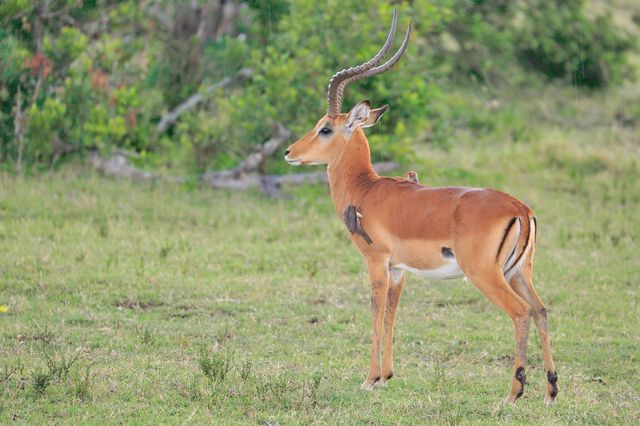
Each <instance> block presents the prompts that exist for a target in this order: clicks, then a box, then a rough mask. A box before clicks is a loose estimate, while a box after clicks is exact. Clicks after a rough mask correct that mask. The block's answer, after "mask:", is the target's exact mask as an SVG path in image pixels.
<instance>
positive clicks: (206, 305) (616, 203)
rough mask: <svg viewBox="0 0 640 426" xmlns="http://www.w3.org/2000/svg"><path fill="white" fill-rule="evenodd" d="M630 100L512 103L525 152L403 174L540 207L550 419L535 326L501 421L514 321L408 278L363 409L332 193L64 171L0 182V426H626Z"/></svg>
mask: <svg viewBox="0 0 640 426" xmlns="http://www.w3.org/2000/svg"><path fill="white" fill-rule="evenodd" d="M544 95H545V94H544V93H542V94H539V95H538V98H540V97H543V96H544ZM581 96H582V95H581ZM622 97H623V95H620V97H618V98H616V97H613V98H595V97H594V98H590V99H589V100H588V101H587V102H583V101H584V99H581V102H577V99H576V102H574V101H573V100H572V99H571V96H570V95H569V96H568V98H569V100H568V101H566V102H560V103H558V104H557V105H555V104H549V103H545V104H544V105H543V106H540V105H536V104H535V102H532V104H527V106H526V107H525V106H521V107H519V109H518V111H520V112H519V115H518V114H515V115H514V114H512V113H509V112H508V111H509V105H508V102H509V100H508V99H506V100H503V103H505V104H506V105H505V108H504V111H506V112H505V113H504V114H503V116H502V117H501V118H500V117H499V120H498V121H497V122H498V123H500V122H505V121H506V122H507V124H508V127H509V128H510V129H513V128H518V126H517V124H518V123H522V129H523V130H522V132H524V134H525V136H524V138H523V137H522V135H521V134H520V133H522V132H520V133H519V134H518V137H517V138H514V133H513V130H512V131H510V132H507V133H504V134H502V136H501V137H500V138H498V139H496V140H493V141H492V140H488V139H487V138H485V139H482V140H475V139H474V138H473V137H470V135H467V136H469V137H465V136H464V135H461V137H460V142H459V143H457V144H455V145H454V146H452V147H451V148H450V150H448V151H446V150H441V149H435V148H431V147H429V146H420V147H418V151H419V155H418V157H419V158H420V159H421V161H420V162H416V164H412V165H411V166H412V168H415V169H416V170H418V171H419V172H420V176H421V180H422V181H423V182H426V183H427V184H430V185H445V184H450V185H459V184H467V185H478V186H493V187H497V188H499V189H502V190H506V191H509V192H512V193H513V194H514V195H516V196H518V197H520V198H521V199H523V200H524V201H526V202H527V203H529V204H530V205H531V206H532V207H533V208H534V210H535V211H536V213H537V216H538V223H539V226H540V232H539V246H538V247H539V248H538V251H537V254H536V256H537V257H536V262H535V263H536V268H535V269H536V275H535V278H536V286H537V289H538V292H539V293H540V295H541V296H542V298H543V300H544V301H545V303H546V304H547V307H548V310H549V318H550V329H551V335H552V344H553V348H554V355H555V358H556V365H557V369H558V375H559V386H560V394H559V398H558V403H557V404H556V405H555V406H553V407H544V406H543V403H542V401H543V396H544V384H545V381H544V377H545V373H544V370H543V368H542V359H541V351H540V346H539V343H538V339H537V335H536V333H535V329H534V328H533V327H532V329H531V337H530V339H529V362H528V368H527V379H528V385H527V387H526V390H525V394H524V396H523V397H522V398H521V399H520V400H519V401H518V403H517V405H516V406H515V407H511V406H503V405H502V404H501V401H502V399H503V397H504V396H505V395H506V394H507V391H508V388H509V386H510V383H511V375H512V360H513V346H514V342H513V327H512V324H511V321H510V320H509V319H508V317H507V316H506V315H504V314H503V313H502V312H501V311H499V310H498V309H497V308H495V307H494V306H492V305H491V304H490V302H488V301H487V300H486V299H485V298H484V297H483V296H482V295H481V294H480V293H479V292H478V291H477V290H476V289H475V288H474V287H473V286H472V285H471V284H470V283H467V282H464V281H463V280H453V281H445V282H430V281H424V280H422V279H419V278H417V277H413V276H411V277H409V278H408V283H407V286H406V287H405V293H404V295H403V299H402V301H401V302H400V311H399V316H398V322H397V327H396V344H395V348H396V352H395V355H396V356H395V358H396V359H395V364H396V366H395V373H396V375H395V377H394V378H393V380H391V381H390V382H389V386H388V387H387V388H385V389H377V390H375V391H373V392H370V393H363V392H360V391H359V385H360V383H361V382H362V380H363V379H364V378H365V375H366V373H367V368H368V359H369V355H368V354H369V344H370V343H369V342H370V333H371V331H370V328H371V327H370V314H369V284H368V282H367V277H366V273H365V269H364V265H363V264H362V260H361V258H360V256H359V255H358V253H357V251H356V250H355V249H354V248H353V247H351V245H350V242H349V241H348V239H347V237H346V235H345V233H346V231H345V230H344V229H343V226H341V224H340V222H339V221H338V219H337V218H336V217H335V216H334V213H333V208H332V205H331V202H330V198H329V195H328V191H327V189H325V188H324V187H310V188H304V189H296V190H291V192H290V195H291V196H290V197H289V198H287V199H283V200H268V199H265V198H264V197H262V196H261V195H259V194H257V193H230V192H222V191H211V190H209V189H207V188H202V187H198V186H195V187H194V186H193V185H191V186H180V185H166V184H152V183H145V184H133V183H130V182H127V181H113V180H108V179H104V178H100V177H98V176H96V175H94V174H92V173H91V172H90V171H88V170H85V169H83V168H81V167H80V168H78V167H67V168H64V169H63V170H62V171H57V172H53V173H50V174H45V175H40V176H38V177H31V178H16V177H13V176H9V175H0V305H2V306H5V307H6V309H4V310H7V312H5V313H0V423H1V424H9V423H11V422H12V421H15V422H18V423H31V424H44V423H73V424H75V423H94V424H98V423H116V422H121V423H146V424H157V423H172V424H173V423H176V424H177V423H180V424H183V423H189V424H191V423H193V424H198V423H210V422H215V423H225V424H236V423H252V424H255V423H259V424H290V423H339V424H354V423H374V424H398V423H415V424H423V423H432V422H433V423H435V422H437V423H492V424H493V423H515V424H530V423H549V424H565V423H581V424H582V423H590V424H625V423H626V424H632V423H635V424H637V423H638V422H639V421H640V381H639V380H638V377H639V374H640V368H639V366H640V327H639V326H638V324H639V322H640V293H639V291H638V278H640V261H639V260H638V259H639V258H638V246H639V239H640V216H639V215H638V210H639V209H640V184H639V182H640V161H639V159H640V139H639V137H638V133H637V128H634V127H629V126H624V125H623V123H621V122H619V121H616V120H615V119H613V112H614V111H616V109H618V108H619V104H620V102H621V99H622ZM532 99H534V98H533V97H532ZM603 111H604V112H603ZM607 111H608V112H607ZM609 113H610V114H609ZM607 114H609V115H607ZM558 117H562V120H559V119H558ZM574 119H575V120H574ZM500 120H502V121H500ZM572 120H573V121H572ZM514 122H515V125H514ZM531 122H533V123H534V124H533V125H532V124H531ZM566 123H569V124H566ZM497 134H500V133H499V132H498V133H497ZM522 140H524V142H522ZM533 141H535V143H534V142H533Z"/></svg>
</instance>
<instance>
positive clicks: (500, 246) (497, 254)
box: [496, 217, 516, 262]
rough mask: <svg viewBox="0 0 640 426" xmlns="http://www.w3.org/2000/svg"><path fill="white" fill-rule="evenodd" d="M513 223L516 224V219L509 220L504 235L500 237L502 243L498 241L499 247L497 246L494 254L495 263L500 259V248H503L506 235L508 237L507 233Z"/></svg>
mask: <svg viewBox="0 0 640 426" xmlns="http://www.w3.org/2000/svg"><path fill="white" fill-rule="evenodd" d="M514 223H516V218H515V217H513V218H511V221H510V222H509V224H508V225H507V227H506V228H505V230H504V235H503V236H502V241H500V245H499V246H498V252H497V253H496V262H498V258H499V257H500V252H501V251H502V247H503V246H504V242H505V240H506V239H507V235H509V231H511V228H512V227H513V224H514Z"/></svg>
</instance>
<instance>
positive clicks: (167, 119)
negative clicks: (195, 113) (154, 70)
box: [156, 68, 253, 135]
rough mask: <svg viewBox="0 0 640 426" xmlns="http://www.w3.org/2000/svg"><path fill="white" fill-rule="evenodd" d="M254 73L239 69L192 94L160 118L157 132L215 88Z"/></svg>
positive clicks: (162, 130)
mask: <svg viewBox="0 0 640 426" xmlns="http://www.w3.org/2000/svg"><path fill="white" fill-rule="evenodd" d="M252 73H253V71H251V70H250V69H248V68H243V69H241V70H240V71H238V73H237V74H236V75H233V76H230V77H225V78H223V79H222V80H220V81H218V82H217V83H214V84H212V85H211V86H208V87H207V88H205V89H204V90H203V91H202V92H201V93H196V94H195V95H193V96H191V97H190V98H189V99H187V100H186V101H184V102H183V103H181V104H180V105H178V106H177V107H175V108H174V109H173V110H171V111H169V112H168V113H166V114H165V115H163V116H162V118H161V119H160V122H159V123H158V125H157V126H156V133H157V134H158V135H160V134H162V133H164V132H165V131H166V130H167V129H168V128H169V127H171V125H172V124H173V123H175V122H176V120H177V119H178V117H180V116H181V115H182V114H184V113H185V112H186V111H189V110H190V109H191V108H193V107H195V106H196V105H198V104H199V103H200V102H202V101H204V100H205V98H206V96H207V95H209V94H211V92H213V91H214V90H216V89H219V88H221V87H225V86H228V85H229V84H231V83H233V82H235V81H238V80H244V79H246V78H249V77H250V76H251V74H252Z"/></svg>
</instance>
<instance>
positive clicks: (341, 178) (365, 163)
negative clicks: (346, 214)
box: [327, 129, 379, 215]
mask: <svg viewBox="0 0 640 426" xmlns="http://www.w3.org/2000/svg"><path fill="white" fill-rule="evenodd" d="M327 173H328V174H329V188H330V190H331V198H332V199H333V205H334V206H335V208H336V212H337V213H338V215H341V214H342V211H343V210H344V209H345V208H346V207H347V206H348V205H349V204H353V205H355V206H358V205H359V204H360V200H361V199H362V198H363V197H364V195H365V194H366V192H367V191H368V190H369V188H370V187H371V184H372V183H374V182H375V181H376V180H377V179H378V178H379V176H378V174H377V173H376V172H375V170H373V166H372V165H371V152H370V151H369V142H368V141H367V138H366V136H365V135H364V132H363V131H362V129H357V130H356V131H355V132H354V134H353V135H352V136H351V139H350V140H349V141H346V142H345V146H344V149H343V151H342V154H341V155H340V156H338V157H337V158H336V159H335V160H334V161H331V162H330V163H329V164H328V166H327Z"/></svg>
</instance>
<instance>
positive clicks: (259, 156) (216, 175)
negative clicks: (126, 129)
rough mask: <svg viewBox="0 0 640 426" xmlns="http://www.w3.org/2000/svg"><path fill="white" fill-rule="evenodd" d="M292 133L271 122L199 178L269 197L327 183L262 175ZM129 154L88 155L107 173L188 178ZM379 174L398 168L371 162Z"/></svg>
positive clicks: (311, 177) (318, 176) (313, 175)
mask: <svg viewBox="0 0 640 426" xmlns="http://www.w3.org/2000/svg"><path fill="white" fill-rule="evenodd" d="M289 136H291V132H290V131H289V130H288V129H287V128H285V127H284V126H283V125H282V124H281V123H274V125H273V136H272V137H271V138H270V139H269V140H268V141H266V142H265V143H264V144H262V145H259V146H258V147H257V148H256V150H255V151H254V152H252V153H251V154H249V156H247V158H246V159H245V160H244V161H243V162H242V163H240V165H239V166H238V167H235V168H233V169H229V170H222V171H219V172H207V173H205V174H203V175H202V176H201V177H200V179H201V180H202V181H203V182H204V183H206V184H207V185H209V186H211V187H213V188H225V189H235V190H247V189H249V188H261V189H262V191H263V192H264V193H265V194H266V195H269V196H271V197H278V196H280V195H281V194H280V188H281V187H282V186H283V185H284V186H286V185H301V184H317V183H327V182H328V181H329V178H328V176H327V172H326V171H321V172H310V173H299V174H291V175H262V174H260V172H259V170H260V167H261V166H262V165H263V164H264V162H265V161H266V160H267V159H268V158H269V157H270V156H271V155H273V153H274V152H276V151H277V150H278V148H279V147H280V145H282V144H283V143H284V142H285V141H286V140H287V139H289ZM131 156H132V154H131V153H127V152H122V151H118V152H116V153H114V154H113V155H112V156H111V157H110V158H108V159H104V158H102V157H100V155H99V154H98V153H97V152H93V153H91V155H90V158H91V163H92V165H93V167H94V168H95V169H96V170H98V171H100V172H101V173H102V174H104V175H107V176H115V177H124V178H129V179H133V180H139V181H140V180H141V181H148V180H164V181H170V182H185V181H186V180H187V178H185V177H180V176H163V175H158V174H155V173H151V172H146V171H143V170H140V169H138V168H136V167H134V166H133V165H131V163H130V162H129V158H130V157H131ZM373 167H374V169H375V170H376V172H378V173H386V172H390V171H393V170H396V169H398V168H399V167H400V166H399V165H398V164H397V163H394V162H391V161H386V162H381V163H376V164H374V165H373Z"/></svg>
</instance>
